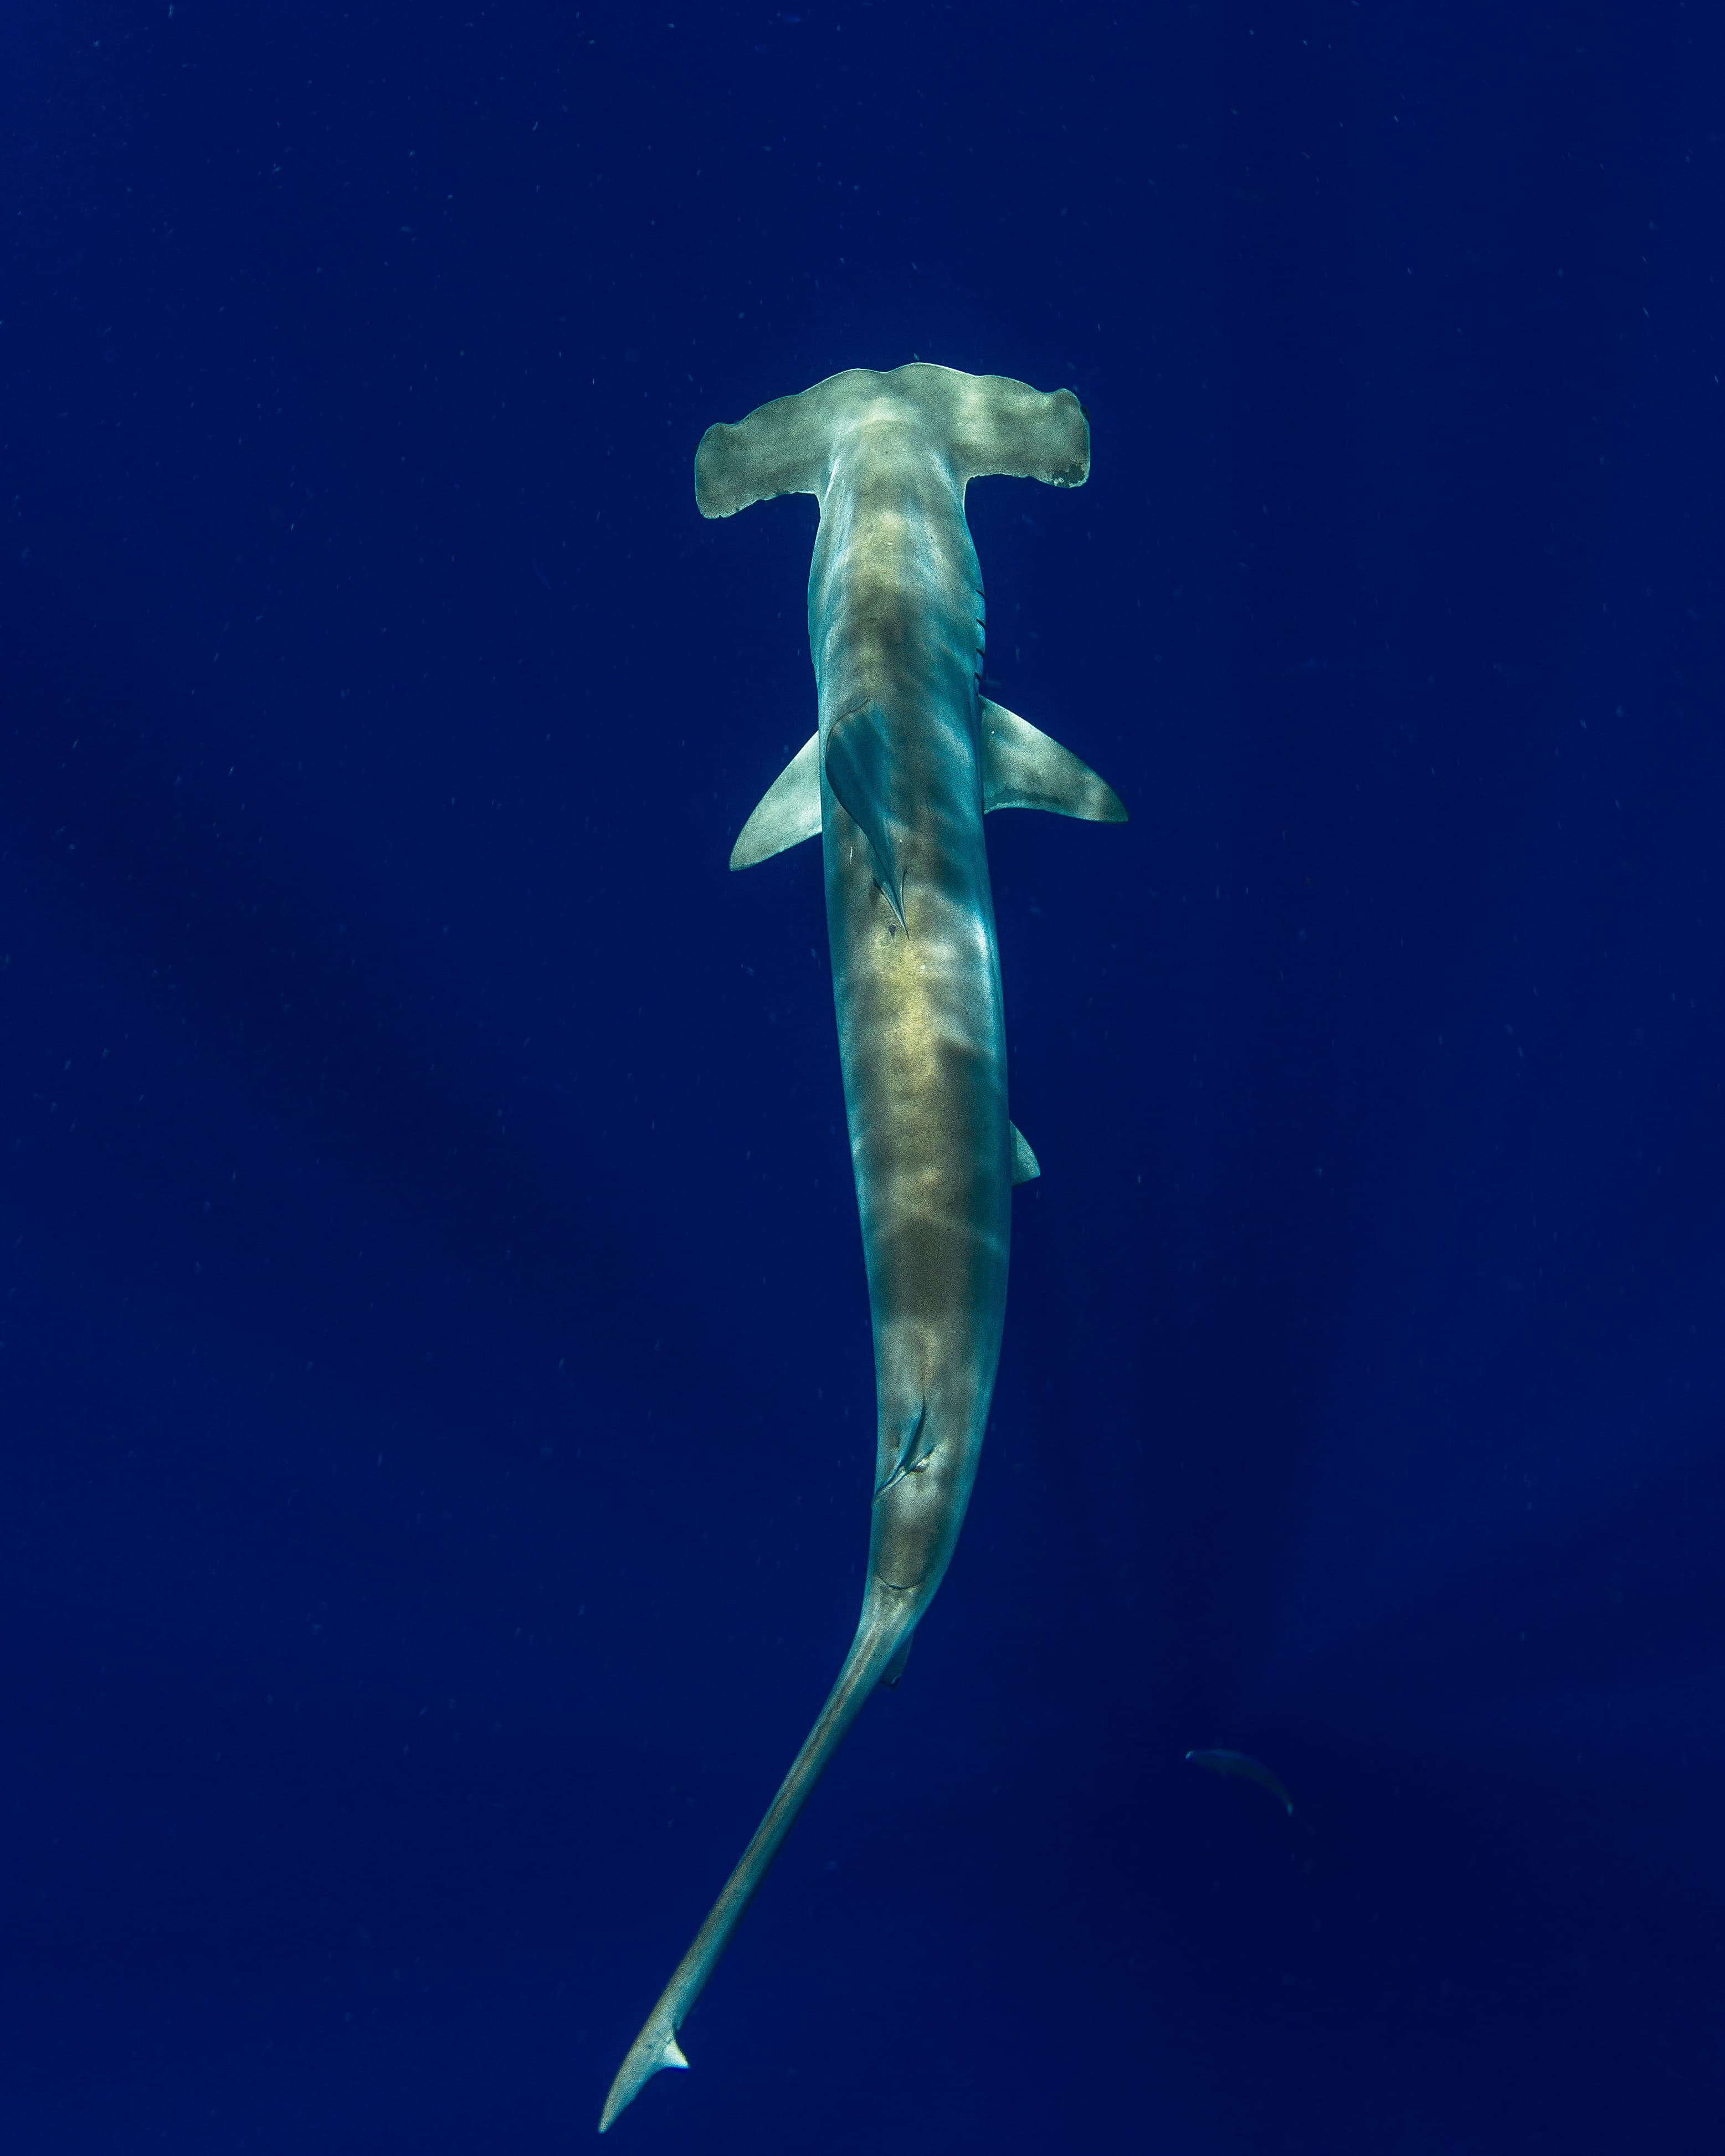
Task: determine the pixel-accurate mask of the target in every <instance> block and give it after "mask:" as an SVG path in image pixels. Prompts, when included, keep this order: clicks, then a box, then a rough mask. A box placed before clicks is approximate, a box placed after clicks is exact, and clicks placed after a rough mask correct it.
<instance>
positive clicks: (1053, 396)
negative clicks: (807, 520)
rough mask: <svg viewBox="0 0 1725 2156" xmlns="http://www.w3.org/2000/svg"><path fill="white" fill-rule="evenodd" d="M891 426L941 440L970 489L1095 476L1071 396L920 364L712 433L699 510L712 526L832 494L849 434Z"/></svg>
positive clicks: (838, 383) (804, 397) (825, 389)
mask: <svg viewBox="0 0 1725 2156" xmlns="http://www.w3.org/2000/svg"><path fill="white" fill-rule="evenodd" d="M895 408H896V409H895ZM880 418H886V419H888V420H891V419H893V418H903V419H904V420H905V421H906V423H908V424H910V425H911V426H914V427H916V428H918V429H921V430H922V431H923V432H924V433H926V434H932V435H933V436H934V437H935V438H936V439H937V441H938V443H939V444H940V447H941V449H942V451H943V452H944V453H945V454H946V455H947V456H948V457H949V458H950V459H952V464H953V465H954V467H955V468H956V469H957V471H958V473H959V474H960V475H961V476H962V477H963V479H965V480H973V479H985V478H989V477H994V476H998V477H1001V478H1009V479H1040V480H1042V481H1043V482H1044V484H1045V485H1048V486H1082V485H1083V484H1084V482H1085V480H1086V479H1087V478H1088V477H1089V475H1090V426H1089V423H1088V422H1087V420H1086V418H1085V416H1084V407H1083V406H1082V405H1081V403H1079V401H1078V399H1077V398H1076V397H1075V396H1074V395H1073V394H1072V393H1071V391H1070V389H1055V390H1052V391H1049V392H1044V391H1042V390H1040V389H1032V388H1030V387H1029V384H1028V383H1027V382H1014V380H1013V379H1012V377H1010V376H1009V375H1005V374H961V373H959V372H957V369H956V368H954V367H935V366H932V365H931V364H930V363H929V362H927V361H926V360H915V361H913V362H911V365H910V366H908V367H895V368H894V369H893V370H892V372H891V373H890V374H877V373H876V372H875V371H874V370H873V369H872V368H871V367H852V368H850V371H849V372H846V373H844V374H832V375H829V376H828V377H827V379H826V380H825V381H824V382H816V383H815V385H814V388H812V389H805V390H803V392H802V393H800V395H798V396H795V397H777V398H774V399H773V402H772V403H770V404H762V405H761V406H760V407H759V408H758V409H757V410H755V411H753V412H751V413H749V415H748V417H747V418H746V419H739V420H738V421H737V424H736V425H735V426H734V427H733V426H726V424H724V423H722V422H721V423H720V424H719V425H717V426H716V427H709V428H708V429H707V430H706V433H705V434H703V435H702V436H701V447H700V448H699V449H697V450H696V453H695V500H696V506H698V507H699V509H700V511H701V515H702V516H736V514H737V511H739V510H740V509H747V508H748V507H749V506H751V505H752V503H754V502H757V501H766V500H770V499H771V498H772V496H773V495H778V494H814V495H819V494H822V493H824V491H825V489H826V483H827V473H828V471H829V468H830V466H831V464H832V459H833V451H834V445H835V443H836V442H837V440H838V439H839V435H840V434H841V433H842V432H843V430H844V429H845V428H846V427H847V426H849V425H850V424H852V423H855V422H856V421H859V420H870V421H873V420H877V419H880Z"/></svg>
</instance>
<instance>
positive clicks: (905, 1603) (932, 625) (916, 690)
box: [599, 362, 1126, 2133]
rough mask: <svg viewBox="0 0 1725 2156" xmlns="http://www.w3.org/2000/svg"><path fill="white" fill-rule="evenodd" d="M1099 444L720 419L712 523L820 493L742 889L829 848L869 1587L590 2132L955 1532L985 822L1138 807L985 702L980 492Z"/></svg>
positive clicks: (981, 1335) (980, 1301) (741, 853)
mask: <svg viewBox="0 0 1725 2156" xmlns="http://www.w3.org/2000/svg"><path fill="white" fill-rule="evenodd" d="M1089 471H1090V428H1089V423H1088V421H1087V419H1086V414H1085V412H1084V408H1083V407H1082V406H1081V404H1080V403H1079V402H1078V399H1077V398H1076V397H1075V396H1074V395H1073V394H1072V393H1071V392H1070V390H1066V389H1058V390H1055V391H1054V392H1053V393H1049V394H1045V393H1042V392H1040V391H1038V390H1034V389H1032V388H1028V387H1027V386H1026V385H1025V384H1024V382H1014V381H1011V380H1009V378H1008V377H1005V376H1004V375H998V374H983V375H974V374H960V373H957V372H954V371H953V370H952V369H951V368H950V367H933V366H930V365H927V363H924V362H917V363H915V364H912V365H911V366H908V367H896V368H895V369H894V370H893V371H892V372H891V373H885V374H883V373H876V372H874V371H873V370H871V369H870V368H867V367H854V368H852V369H851V370H850V372H847V373H844V374H835V375H833V376H831V377H829V379H827V380H826V381H824V382H817V383H816V384H815V386H814V388H812V389H805V390H804V391H803V393H801V394H800V395H799V396H796V397H781V398H778V399H776V400H775V401H774V402H773V403H770V404H763V405H762V406H761V407H760V408H759V409H758V410H757V411H754V412H752V413H750V414H749V416H748V417H747V418H746V419H743V420H741V421H739V422H738V423H737V425H735V426H726V425H722V424H721V425H719V426H714V427H709V428H708V429H707V431H706V434H704V435H703V436H702V437H701V446H700V449H699V450H698V451H697V452H696V459H695V498H696V504H697V506H699V508H700V511H701V515H702V516H707V517H718V516H735V515H736V514H737V511H739V510H742V509H747V508H748V507H749V506H751V505H752V504H753V503H755V502H757V501H765V500H769V499H771V497H773V495H781V494H812V495H814V496H815V498H816V500H818V501H819V504H820V525H819V531H818V532H817V534H816V536H815V542H814V562H813V565H812V567H811V568H810V571H809V650H810V654H811V655H812V657H813V660H814V675H815V681H816V685H817V688H818V690H819V726H818V727H817V729H816V731H815V732H814V735H813V736H812V737H810V739H809V741H807V742H805V743H804V744H803V747H801V748H800V749H799V750H798V752H797V753H796V755H795V756H793V757H792V758H791V760H790V762H789V763H788V764H787V765H786V767H785V768H784V770H783V772H782V773H780V774H779V776H778V778H776V779H775V780H774V781H773V784H772V785H771V786H770V787H769V788H768V790H767V792H766V793H765V795H764V796H763V797H762V800H761V802H760V803H759V805H758V806H757V808H756V809H755V811H754V814H752V816H751V817H750V818H749V819H748V821H747V823H746V824H744V826H743V828H742V834H741V835H740V836H739V837H738V839H737V844H736V847H735V849H734V850H733V851H732V855H731V865H732V868H733V869H742V868H747V867H749V866H751V865H752V864H754V863H755V862H757V861H763V860H767V859H768V857H769V856H770V855H773V854H777V853H781V852H783V850H784V849H785V848H786V847H788V846H793V845H796V844H798V843H799V842H800V841H801V840H803V839H812V838H814V836H815V835H816V834H819V838H820V842H821V856H822V860H823V864H824V870H825V876H826V899H827V930H828V935H829V939H830V942H831V946H832V966H833V994H834V1003H835V1004H836V1006H837V1009H838V1019H839V1060H840V1062H841V1064H842V1065H843V1069H844V1078H845V1113H846V1117H847V1120H848V1122H849V1126H850V1157H851V1163H852V1168H853V1170H854V1173H855V1179H856V1199H857V1207H858V1210H859V1212H860V1214H861V1218H862V1237H863V1254H864V1258H865V1265H866V1268H867V1273H868V1282H869V1306H870V1316H871V1317H872V1320H873V1325H874V1339H875V1397H876V1415H877V1430H878V1436H877V1444H876V1450H875V1496H874V1507H873V1519H872V1524H871V1528H870V1537H869V1569H868V1584H867V1585H866V1587H865V1589H864V1593H863V1605H862V1615H861V1618H860V1621H859V1623H858V1625H857V1628H856V1637H855V1640H853V1641H852V1643H851V1647H850V1653H849V1654H848V1655H846V1656H845V1663H844V1666H843V1667H842V1668H841V1669H840V1671H839V1676H838V1681H837V1682H836V1683H835V1684H834V1686H833V1689H832V1691H831V1692H830V1694H829V1697H828V1699H827V1702H826V1705H825V1706H824V1707H823V1708H822V1709H821V1712H820V1714H819V1718H818V1719H817V1720H816V1722H815V1724H814V1728H813V1729H811V1730H810V1732H809V1736H808V1738H807V1739H806V1740H805V1742H804V1743H803V1748H802V1750H801V1751H800V1752H799V1753H798V1754H797V1757H796V1758H795V1760H794V1761H793V1763H792V1766H791V1769H790V1772H789V1773H788V1774H787V1775H786V1776H785V1778H784V1780H783V1784H781V1785H780V1788H779V1791H778V1795H777V1796H776V1797H775V1798H774V1799H773V1804H772V1806H771V1808H770V1809H769V1810H768V1814H767V1816H766V1817H765V1819H763V1820H762V1822H761V1824H760V1826H759V1827H758V1828H757V1830H756V1833H755V1837H754V1839H753V1840H752V1841H751V1842H750V1844H749V1845H748V1847H747V1849H746V1850H745V1851H743V1853H742V1857H741V1858H740V1860H739V1861H738V1863H737V1868H736V1870H735V1871H733V1872H732V1875H731V1876H730V1878H729V1880H728V1881H726V1885H725V1887H724V1891H723V1892H721V1894H720V1896H719V1898H718V1900H717V1901H716V1902H715V1903H714V1904H713V1907H712V1909H711V1913H710V1914H709V1915H708V1917H707V1919H706V1922H705V1923H704V1924H703V1925H702V1926H701V1929H700V1931H699V1932H698V1933H696V1938H695V1943H694V1944H693V1945H692V1946H691V1948H690V1949H689V1951H688V1953H685V1955H684V1957H683V1958H682V1960H681V1961H680V1963H678V1964H677V1967H676V1970H675V1974H673V1975H672V1977H671V1979H670V1983H669V1984H667V1985H666V1986H665V1990H664V1992H663V1993H662V1994H661V1995H660V1999H659V2003H658V2005H656V2006H655V2008H654V2009H653V2011H652V2013H651V2014H650V2015H649V2016H648V2018H647V2022H646V2025H645V2026H644V2028H643V2030H641V2033H640V2035H639V2036H637V2037H636V2039H635V2040H634V2044H633V2045H632V2046H630V2048H629V2056H627V2057H626V2058H625V2059H624V2062H623V2064H622V2066H620V2067H619V2069H618V2073H617V2078H616V2080H615V2081H614V2082H613V2083H612V2084H611V2092H610V2094H609V2095H608V2097H606V2099H605V2108H604V2111H603V2115H602V2116H601V2117H600V2120H599V2131H600V2132H601V2133H603V2132H604V2131H605V2129H606V2128H607V2127H608V2126H609V2125H610V2123H611V2122H612V2121H613V2119H614V2118H615V2117H617V2115H618V2114H619V2112H621V2111H622V2110H623V2109H624V2107H625V2106H626V2105H628V2104H629V2103H630V2102H632V2101H633V2100H634V2097H636V2096H637V2095H638V2094H639V2092H640V2090H641V2088H642V2087H644V2084H645V2083H646V2082H648V2081H649V2079H650V2078H651V2077H652V2076H653V2075H655V2073H657V2072H659V2071H660V2069H661V2068H662V2067H665V2066H687V2065H688V2063H689V2061H687V2059H686V2058H685V2056H683V2052H682V2050H681V2048H680V2046H679V2044H678V2042H677V2031H678V2030H679V2029H680V2026H681V2025H682V2022H683V2020H684V2017H685V2015H687V2013H688V2012H689V2010H690V2009H691V2007H692V2006H693V2005H694V2004H695V2002H696V1999H698V1998H699V1997H700V1995H701V1989H702V1987H703V1985H704V1984H706V1980H707V1978H708V1977H709V1975H711V1973H712V1968H713V1964H714V1963H715V1962H716V1961H717V1959H718V1958H719V1956H720V1954H721V1953H722V1952H723V1951H724V1948H725V1946H726V1942H727V1941H728V1940H729V1938H730V1937H731V1934H732V1931H733V1930H734V1929H735V1928H736V1926H737V1922H738V1920H739V1918H740V1917H742V1913H743V1911H744V1910H745V1909H746V1908H747V1907H748V1904H749V1902H750V1900H751V1899H752V1897H753V1895H754V1892H755V1890H756V1888H757V1886H759V1885H760V1883H761V1881H762V1877H763V1876H764V1875H765V1873H766V1871H767V1867H768V1865H769V1864H771V1863H772V1861H773V1857H774V1856H775V1855H776V1854H777V1852H778V1846H779V1845H780V1843H781V1842H782V1841H783V1840H784V1837H785V1835H786V1834H787V1833H788V1831H789V1829H790V1826H791V1823H792V1821H793V1820H794V1819H795V1818H796V1816H797V1814H798V1811H799V1810H800V1809H802V1806H803V1801H804V1799H806V1798H807V1797H808V1795H809V1791H810V1790H811V1789H813V1788H814V1784H815V1782H816V1780H817V1779H818V1778H819V1775H820V1773H821V1770H822V1769H823V1768H824V1767H825V1765H826V1763H827V1762H828V1760H829V1759H830V1758H831V1757H832V1755H833V1753H834V1749H835V1748H836V1747H837V1745H838V1743H839V1739H840V1738H842V1737H843V1736H844V1734H845V1731H846V1730H847V1729H848V1728H849V1727H850V1724H851V1723H852V1722H854V1721H855V1718H856V1716H857V1714H858V1713H859V1712H860V1709H861V1707H862V1705H863V1702H864V1701H865V1699H866V1698H867V1697H868V1696H869V1694H870V1691H872V1690H873V1689H874V1687H875V1686H876V1685H877V1684H881V1683H886V1684H888V1685H893V1684H896V1683H897V1681H898V1679H899V1677H900V1676H901V1673H902V1671H903V1669H904V1666H905V1660H906V1656H907V1655H908V1654H909V1653H910V1650H911V1637H912V1635H913V1634H914V1632H915V1630H916V1625H917V1623H918V1621H919V1620H921V1618H922V1614H923V1612H924V1611H925V1610H926V1609H927V1607H928V1604H929V1603H930V1601H931V1600H932V1598H933V1595H934V1592H935V1589H937V1587H938V1586H939V1585H940V1583H941V1578H942V1574H943V1573H945V1571H946V1568H947V1562H948V1560H949V1559H950V1558H951V1557H952V1548H953V1545H954V1543H956V1542H957V1538H958V1530H959V1528H960V1527H961V1526H962V1525H963V1520H964V1512H965V1507H966V1506H967V1505H968V1503H969V1501H970V1491H971V1486H972V1484H973V1482H974V1481H975V1479H976V1471H977V1461H978V1456H979V1455H980V1453H981V1450H982V1443H983V1431H984V1430H985V1428H986V1426H987V1424H988V1403H989V1400H990V1399H991V1397H992V1395H993V1389H994V1373H995V1368H996V1365H997V1363H999V1356H1000V1332H1001V1326H1002V1322H1003V1321H1004V1316H1005V1310H1006V1269H1007V1245H1008V1240H1009V1229H1010V1225H1011V1194H1012V1188H1013V1185H1014V1183H1024V1182H1028V1181H1029V1179H1030V1178H1032V1177H1034V1176H1035V1175H1037V1174H1039V1173H1040V1169H1039V1168H1038V1166H1037V1163H1036V1158H1035V1156H1034V1154H1033V1153H1032V1152H1031V1151H1030V1148H1029V1146H1028V1145H1027V1144H1026V1143H1025V1142H1024V1138H1023V1137H1021V1136H1020V1134H1019V1132H1018V1131H1017V1129H1016V1128H1015V1127H1014V1125H1013V1124H1012V1123H1011V1122H1010V1121H1009V1119H1008V1116H1007V1101H1006V1041H1005V1035H1004V1029H1003V1022H1002V1016H1001V1000H1000V960H999V952H998V951H997V949H996V947H995V940H994V908H993V899H992V897H991V896H990V892H989V887H988V853H987V849H986V847H985V845H984V844H983V816H984V814H986V813H987V812H988V810H990V809H993V808H1049V809H1052V810H1054V811H1055V812H1056V813H1057V814H1061V815H1066V816H1081V817H1085V818H1087V819H1090V820H1091V821H1093V822H1101V823H1115V824H1117V823H1122V822H1124V821H1125V819H1126V811H1125V809H1124V808H1122V806H1121V804H1120V802H1119V800H1118V798H1117V796H1116V795H1115V793H1113V791H1112V789H1111V788H1109V787H1107V786H1106V785H1105V784H1104V783H1103V782H1102V781H1101V779H1100V778H1097V776H1096V773H1094V772H1093V771H1091V769H1090V767H1088V765H1086V764H1083V763H1081V762H1079V760H1078V758H1077V757H1075V756H1073V755H1072V754H1071V753H1070V752H1069V751H1068V750H1066V749H1064V748H1062V747H1060V745H1059V744H1058V743H1057V742H1054V741H1051V740H1050V738H1049V737H1048V736H1047V735H1046V734H1044V733H1040V732H1039V731H1037V729H1036V728H1035V727H1034V726H1031V725H1030V724H1029V722H1028V721H1026V720H1024V719H1021V718H1019V717H1017V716H1015V715H1014V713H1013V712H1011V711H1004V710H1002V709H1001V707H1000V706H999V705H998V704H994V703H991V702H990V701H988V698H987V697H986V696H983V695H982V693H981V682H982V670H983V586H982V575H981V572H980V570H979V569H978V566H977V557H976V549H975V547H973V544H972V543H971V536H970V528H969V526H968V524H967V523H966V522H965V517H964V495H965V489H966V487H967V486H968V484H969V482H970V481H971V480H973V479H981V478H983V477H986V476H989V475H1002V476H1006V477H1011V478H1016V479H1038V480H1042V481H1043V482H1044V483H1045V485H1049V486H1061V487H1068V486H1081V485H1083V484H1084V481H1085V480H1086V477H1087V476H1088V475H1089Z"/></svg>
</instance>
